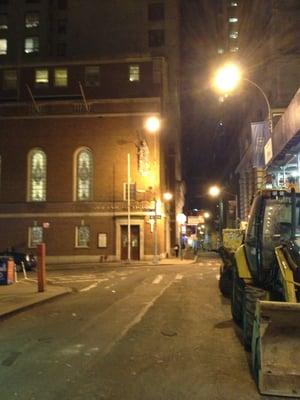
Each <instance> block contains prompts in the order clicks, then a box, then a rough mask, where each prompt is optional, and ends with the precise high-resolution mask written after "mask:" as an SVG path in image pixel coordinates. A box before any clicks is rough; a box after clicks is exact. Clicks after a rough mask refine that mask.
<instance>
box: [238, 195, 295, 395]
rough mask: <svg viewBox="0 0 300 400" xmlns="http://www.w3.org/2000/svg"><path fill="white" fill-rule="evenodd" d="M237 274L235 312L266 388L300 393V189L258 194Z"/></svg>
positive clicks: (279, 392)
mask: <svg viewBox="0 0 300 400" xmlns="http://www.w3.org/2000/svg"><path fill="white" fill-rule="evenodd" d="M232 275H233V276H232V279H233V282H232V296H231V311H232V316H233V318H234V319H235V320H236V322H237V323H239V324H240V325H241V327H242V329H243V340H244V344H245V347H246V348H247V349H250V350H251V351H252V368H253V374H254V377H255V379H256V381H257V385H258V388H259V390H260V392H261V393H262V394H270V395H275V396H288V397H300V356H299V355H300V304H299V301H300V193H297V194H296V193H295V192H294V191H292V192H291V193H289V192H287V191H284V190H263V191H261V192H259V193H258V194H257V195H256V197H255V199H254V201H253V203H252V207H251V211H250V217H249V222H248V226H247V230H246V234H245V239H244V243H243V244H242V245H241V246H240V247H239V248H238V250H237V251H236V252H235V255H234V265H233V274H232Z"/></svg>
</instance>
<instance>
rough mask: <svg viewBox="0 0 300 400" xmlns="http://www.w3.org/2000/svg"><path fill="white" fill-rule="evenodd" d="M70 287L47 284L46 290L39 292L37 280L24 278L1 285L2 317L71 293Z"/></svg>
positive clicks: (0, 314)
mask: <svg viewBox="0 0 300 400" xmlns="http://www.w3.org/2000/svg"><path fill="white" fill-rule="evenodd" d="M71 291H72V290H71V289H70V288H66V287H61V286H54V285H47V286H46V290H45V291H44V292H40V293H39V292H38V289H37V282H36V280H33V279H22V280H20V281H18V282H15V283H13V284H12V285H1V286H0V318H3V317H6V316H8V315H10V314H13V313H16V312H18V311H20V310H24V309H25V308H28V307H30V306H33V305H34V304H37V303H42V302H44V301H47V300H50V299H53V298H55V297H58V296H62V295H64V294H67V293H71Z"/></svg>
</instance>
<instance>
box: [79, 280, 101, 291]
mask: <svg viewBox="0 0 300 400" xmlns="http://www.w3.org/2000/svg"><path fill="white" fill-rule="evenodd" d="M96 286H98V282H95V283H93V284H92V285H90V286H87V287H85V288H83V289H80V290H79V292H88V291H89V290H91V289H94V288H95V287H96Z"/></svg>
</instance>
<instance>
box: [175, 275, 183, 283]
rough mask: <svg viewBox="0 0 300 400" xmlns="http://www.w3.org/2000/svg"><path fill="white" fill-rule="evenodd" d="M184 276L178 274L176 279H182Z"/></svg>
mask: <svg viewBox="0 0 300 400" xmlns="http://www.w3.org/2000/svg"><path fill="white" fill-rule="evenodd" d="M182 278H183V275H181V274H177V275H176V276H175V280H176V281H179V280H180V279H182Z"/></svg>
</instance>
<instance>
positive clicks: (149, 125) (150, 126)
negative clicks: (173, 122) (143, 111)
mask: <svg viewBox="0 0 300 400" xmlns="http://www.w3.org/2000/svg"><path fill="white" fill-rule="evenodd" d="M160 125H161V122H160V119H159V118H158V117H155V116H153V117H149V118H147V120H146V122H145V128H146V129H147V131H148V132H150V133H155V132H157V131H159V129H160Z"/></svg>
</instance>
